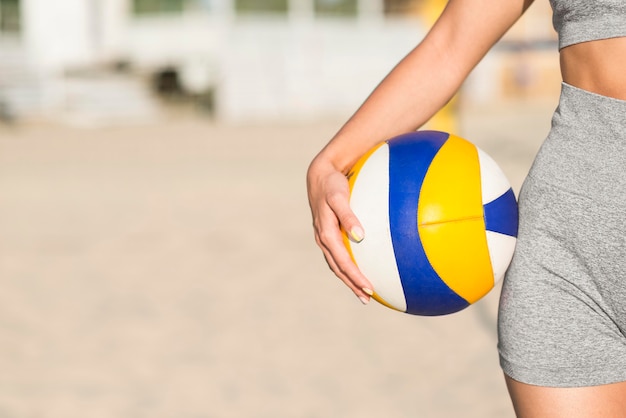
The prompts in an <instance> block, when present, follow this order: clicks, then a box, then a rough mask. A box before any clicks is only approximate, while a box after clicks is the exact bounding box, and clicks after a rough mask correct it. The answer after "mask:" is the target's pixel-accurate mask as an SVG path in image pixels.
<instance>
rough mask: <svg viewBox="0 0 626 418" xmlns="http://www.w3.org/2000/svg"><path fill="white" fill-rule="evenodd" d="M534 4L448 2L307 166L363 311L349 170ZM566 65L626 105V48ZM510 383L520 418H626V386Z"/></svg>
mask: <svg viewBox="0 0 626 418" xmlns="http://www.w3.org/2000/svg"><path fill="white" fill-rule="evenodd" d="M532 1H533V0H450V1H449V2H448V5H447V7H446V9H445V10H444V12H443V13H442V15H441V17H440V18H439V20H438V21H437V22H436V23H435V25H434V26H433V27H432V29H431V30H430V31H429V33H428V34H427V36H426V37H425V38H424V40H423V41H422V42H421V43H420V44H419V45H418V46H417V47H416V48H415V49H413V50H412V51H411V52H409V54H408V55H407V56H406V57H405V58H404V59H403V60H402V61H401V62H400V63H398V65H397V66H396V67H395V68H394V69H393V70H392V71H391V72H390V73H389V74H388V75H387V77H386V78H385V79H384V80H383V81H382V82H381V83H380V84H379V85H378V87H377V88H376V89H375V90H374V91H373V92H372V94H371V95H370V96H369V97H368V99H367V100H366V101H365V102H364V103H363V105H362V106H361V107H360V108H359V109H358V110H357V111H356V112H355V114H354V115H353V116H352V117H351V118H350V119H349V120H348V121H347V122H346V124H345V125H344V126H343V127H342V128H341V129H340V130H339V132H337V134H335V136H334V137H333V138H332V139H331V141H330V142H329V143H328V144H327V145H326V146H325V147H324V148H323V149H322V150H321V151H320V153H319V154H318V155H317V156H316V157H315V158H314V159H313V161H312V162H311V164H310V166H309V170H308V172H307V187H308V197H309V204H310V207H311V213H312V217H313V227H314V232H315V240H316V242H317V244H318V246H319V247H320V248H321V250H322V252H323V254H324V257H325V259H326V262H327V263H328V266H329V267H330V269H331V270H332V271H333V272H334V273H335V275H336V276H337V277H338V278H339V279H340V280H341V281H343V282H344V283H345V284H346V286H348V287H349V288H350V289H351V290H352V291H353V292H354V294H355V295H356V296H357V297H358V298H359V299H360V300H361V301H362V302H363V303H367V302H368V301H369V298H370V295H371V293H372V292H371V289H372V285H371V283H370V282H369V281H368V280H367V278H366V277H365V276H364V275H363V274H362V273H361V272H360V271H359V269H358V268H357V267H356V266H355V265H354V263H353V262H352V260H351V258H350V256H349V254H348V252H347V250H346V249H345V247H344V245H343V239H342V232H341V229H344V230H345V231H348V235H349V236H350V237H351V239H353V240H354V241H360V240H361V239H366V238H365V234H366V231H363V228H362V226H361V224H360V223H359V220H358V219H357V218H356V216H355V215H354V213H353V212H352V211H351V210H350V206H349V203H348V196H349V189H348V182H347V180H346V174H347V173H348V170H349V169H350V168H351V167H352V165H353V164H354V163H355V162H356V160H357V159H358V158H359V157H360V156H361V155H363V154H364V153H365V152H366V151H367V150H369V149H370V148H371V147H372V146H374V145H376V144H378V143H380V142H382V141H384V140H386V139H388V138H391V137H394V136H396V135H399V134H401V133H405V132H409V131H414V130H416V129H417V128H419V127H420V126H421V125H423V124H424V123H425V122H426V121H428V119H430V117H432V116H433V115H434V114H435V113H436V112H437V110H439V109H440V108H441V107H442V106H443V105H445V103H446V102H447V101H449V100H450V98H451V97H452V96H453V95H454V93H455V92H456V91H457V90H458V88H459V87H460V85H461V83H462V82H463V81H464V80H465V78H466V77H467V76H468V74H469V73H470V71H471V70H472V69H473V68H474V67H475V66H476V64H478V62H479V61H480V60H481V59H482V58H483V57H484V55H485V54H486V53H487V52H488V51H489V49H490V48H491V47H492V46H493V45H494V44H495V43H496V42H497V41H498V40H499V39H500V38H501V37H502V35H503V34H504V33H505V32H506V31H507V30H508V29H509V28H510V27H511V26H512V25H513V24H514V23H515V22H516V21H517V20H518V19H519V17H521V15H522V14H523V13H524V11H525V10H526V9H527V8H528V7H529V6H530V4H531V3H532ZM560 61H561V71H562V75H563V80H564V81H565V82H566V83H568V84H570V85H573V86H576V87H579V88H582V89H585V90H588V91H591V92H594V93H598V94H602V95H605V96H609V97H613V98H617V99H622V100H626V77H624V76H623V74H624V70H625V69H626V38H615V39H607V40H599V41H592V42H585V43H581V44H577V45H572V46H569V47H566V48H563V49H562V50H561V52H560ZM505 380H506V384H507V387H508V389H509V393H510V395H511V399H512V401H513V405H514V408H515V411H516V413H517V415H518V416H519V417H521V418H534V417H537V418H539V417H541V418H560V417H563V418H565V417H567V418H579V417H580V418H583V417H585V418H587V417H589V418H591V417H593V418H597V417H603V418H604V417H607V418H612V417H626V382H623V383H615V384H610V385H602V386H595V387H583V388H547V387H540V386H532V385H527V384H524V383H521V382H517V381H515V380H513V379H511V378H509V377H508V376H505Z"/></svg>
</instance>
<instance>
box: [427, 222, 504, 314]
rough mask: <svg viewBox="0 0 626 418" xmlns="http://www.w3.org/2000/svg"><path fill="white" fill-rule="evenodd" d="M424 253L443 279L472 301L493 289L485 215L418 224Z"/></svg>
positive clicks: (459, 293)
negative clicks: (483, 216)
mask: <svg viewBox="0 0 626 418" xmlns="http://www.w3.org/2000/svg"><path fill="white" fill-rule="evenodd" d="M418 229H419V234H420V239H421V241H422V245H423V247H424V252H425V253H426V256H427V258H428V261H429V262H430V264H431V266H432V267H433V269H434V270H435V271H436V272H437V274H438V275H439V277H440V278H441V280H442V281H444V282H445V283H446V284H447V285H448V287H450V288H451V289H452V290H453V291H454V292H456V293H457V294H458V295H459V296H461V297H462V298H463V299H465V300H466V301H468V302H469V303H474V302H476V301H477V300H478V299H480V298H481V297H483V296H484V295H485V294H486V293H487V292H489V290H491V289H492V288H493V285H494V282H493V271H492V268H491V259H490V257H489V248H488V246H487V235H486V233H485V222H484V220H483V218H482V217H480V218H474V219H464V220H462V221H456V222H443V223H435V224H428V225H420V226H419V227H418Z"/></svg>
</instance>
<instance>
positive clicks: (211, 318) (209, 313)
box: [0, 103, 552, 418]
mask: <svg viewBox="0 0 626 418" xmlns="http://www.w3.org/2000/svg"><path fill="white" fill-rule="evenodd" d="M551 111H552V107H551V105H550V104H546V105H542V106H537V105H536V104H531V105H525V104H523V103H522V104H514V105H502V106H489V107H485V108H475V109H465V110H464V111H463V113H462V117H461V128H462V129H461V130H462V132H461V133H462V135H463V136H465V137H466V138H468V139H470V140H472V141H474V142H476V143H477V144H478V145H479V146H481V147H482V148H483V149H484V150H485V151H487V152H488V153H490V154H491V155H492V156H493V157H494V158H495V159H496V160H497V161H498V162H499V163H500V164H501V165H502V167H503V169H504V171H505V172H506V174H507V175H508V176H509V178H510V180H511V183H512V184H513V186H514V188H515V190H516V191H517V190H519V186H520V185H521V182H522V180H523V178H524V176H525V174H526V172H527V170H528V167H529V166H530V163H531V161H532V158H533V155H534V153H535V152H536V150H537V148H538V147H539V145H540V142H541V141H542V140H543V137H544V136H545V134H546V133H547V131H548V128H549V121H550V116H551ZM338 127H339V122H337V121H323V122H319V123H312V122H309V123H285V124H272V125H265V124H259V125H249V126H227V125H221V124H216V123H212V122H210V121H207V120H203V119H200V118H197V117H193V116H189V115H187V116H184V117H176V118H173V117H172V118H164V119H163V120H161V121H160V122H158V123H154V124H148V125H141V126H118V127H108V128H99V129H85V128H72V127H69V126H64V125H56V124H50V123H37V124H35V123H32V124H22V125H19V124H18V125H16V126H13V127H0V417H1V418H40V417H41V418H43V417H45V418H74V417H76V418H105V417H106V418H109V417H111V418H113V417H115V418H127V417H128V418H131V417H132V418H135V417H136V418H143V417H145V418H160V417H164V418H165V417H168V418H170V417H171V418H200V417H218V418H221V417H227V418H228V417H235V418H238V417H242V418H247V417H251V418H256V417H259V418H260V417H267V418H282V417H286V418H291V417H294V418H300V417H303V418H304V417H307V418H308V417H311V418H313V417H324V418H328V417H340V418H350V417H360V418H363V417H427V418H431V417H435V418H436V417H461V416H462V417H465V418H486V417H497V418H507V417H512V416H513V411H512V408H511V405H510V401H509V399H508V396H507V393H506V389H505V386H504V382H503V378H502V375H501V371H500V369H499V366H498V358H497V351H496V329H495V323H496V322H495V321H496V306H497V298H498V290H499V289H498V288H496V289H494V291H493V292H491V293H490V294H489V295H488V296H487V297H485V298H484V299H483V300H481V301H480V302H478V303H477V304H476V305H474V306H472V307H470V308H468V309H466V310H464V311H462V312H460V313H457V314H454V315H450V316H446V317H438V318H423V317H416V316H411V315H406V314H401V313H397V312H394V311H391V310H389V309H387V308H384V307H382V306H380V305H378V304H376V303H375V302H373V303H371V304H370V305H368V306H363V305H361V304H360V302H359V301H358V299H357V298H355V297H354V296H353V295H352V294H351V293H350V292H349V291H348V290H347V288H345V287H344V286H343V285H342V284H341V283H340V282H339V280H337V279H336V278H334V276H333V275H332V273H331V272H330V270H328V268H327V267H326V264H325V262H324V261H323V257H322V255H321V252H320V251H319V250H318V249H317V247H316V246H315V243H314V241H313V234H312V228H311V220H310V215H309V209H308V205H307V201H306V191H305V171H306V168H307V165H308V163H309V161H310V160H311V158H312V157H313V156H314V154H315V153H316V152H317V151H318V150H319V149H320V148H321V147H322V145H323V144H324V143H325V142H326V141H327V140H328V139H329V138H330V136H331V135H332V134H333V133H334V132H335V131H336V130H337V129H338Z"/></svg>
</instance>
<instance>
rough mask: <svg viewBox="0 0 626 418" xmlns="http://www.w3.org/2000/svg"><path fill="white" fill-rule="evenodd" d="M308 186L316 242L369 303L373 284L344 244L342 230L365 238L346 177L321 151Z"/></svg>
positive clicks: (339, 274) (355, 238)
mask: <svg viewBox="0 0 626 418" xmlns="http://www.w3.org/2000/svg"><path fill="white" fill-rule="evenodd" d="M307 188H308V195H309V205H310V206H311V213H312V215H313V227H314V230H315V241H316V242H317V245H318V246H319V247H320V248H321V249H322V252H323V253H324V257H325V258H326V262H327V263H328V266H329V267H330V269H331V270H332V271H333V272H334V273H335V275H336V276H337V277H339V279H341V281H343V282H344V283H345V284H346V285H347V286H348V287H349V288H350V289H352V291H353V292H354V294H355V295H356V296H357V297H358V298H359V299H360V300H361V302H363V303H364V304H366V303H368V302H369V299H370V296H371V295H372V293H373V292H372V285H371V283H370V282H369V281H368V280H367V279H366V278H365V276H364V275H363V274H362V273H361V272H360V271H359V269H358V267H357V266H356V265H355V264H354V262H353V261H352V258H351V257H350V254H349V253H348V250H347V249H346V247H345V246H344V243H343V232H342V231H341V229H343V230H345V231H347V232H348V236H349V237H350V239H351V240H352V241H354V242H360V241H362V240H363V238H364V231H363V227H362V226H361V224H360V223H359V220H358V219H357V217H356V216H355V214H354V213H353V212H352V209H350V204H349V197H350V191H349V187H348V180H347V179H346V176H345V175H344V174H343V173H342V172H341V171H339V170H338V169H336V168H335V167H334V165H333V164H332V163H331V162H330V161H328V160H326V159H325V158H324V156H323V155H322V154H320V155H318V157H316V158H315V160H313V162H312V163H311V165H310V167H309V170H308V173H307Z"/></svg>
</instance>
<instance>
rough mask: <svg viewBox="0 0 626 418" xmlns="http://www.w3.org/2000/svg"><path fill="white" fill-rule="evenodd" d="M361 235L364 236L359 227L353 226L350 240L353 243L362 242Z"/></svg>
mask: <svg viewBox="0 0 626 418" xmlns="http://www.w3.org/2000/svg"><path fill="white" fill-rule="evenodd" d="M363 235H365V233H364V232H363V229H362V228H361V227H359V226H355V227H354V228H352V229H351V230H350V238H351V239H352V241H354V242H361V241H363Z"/></svg>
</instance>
